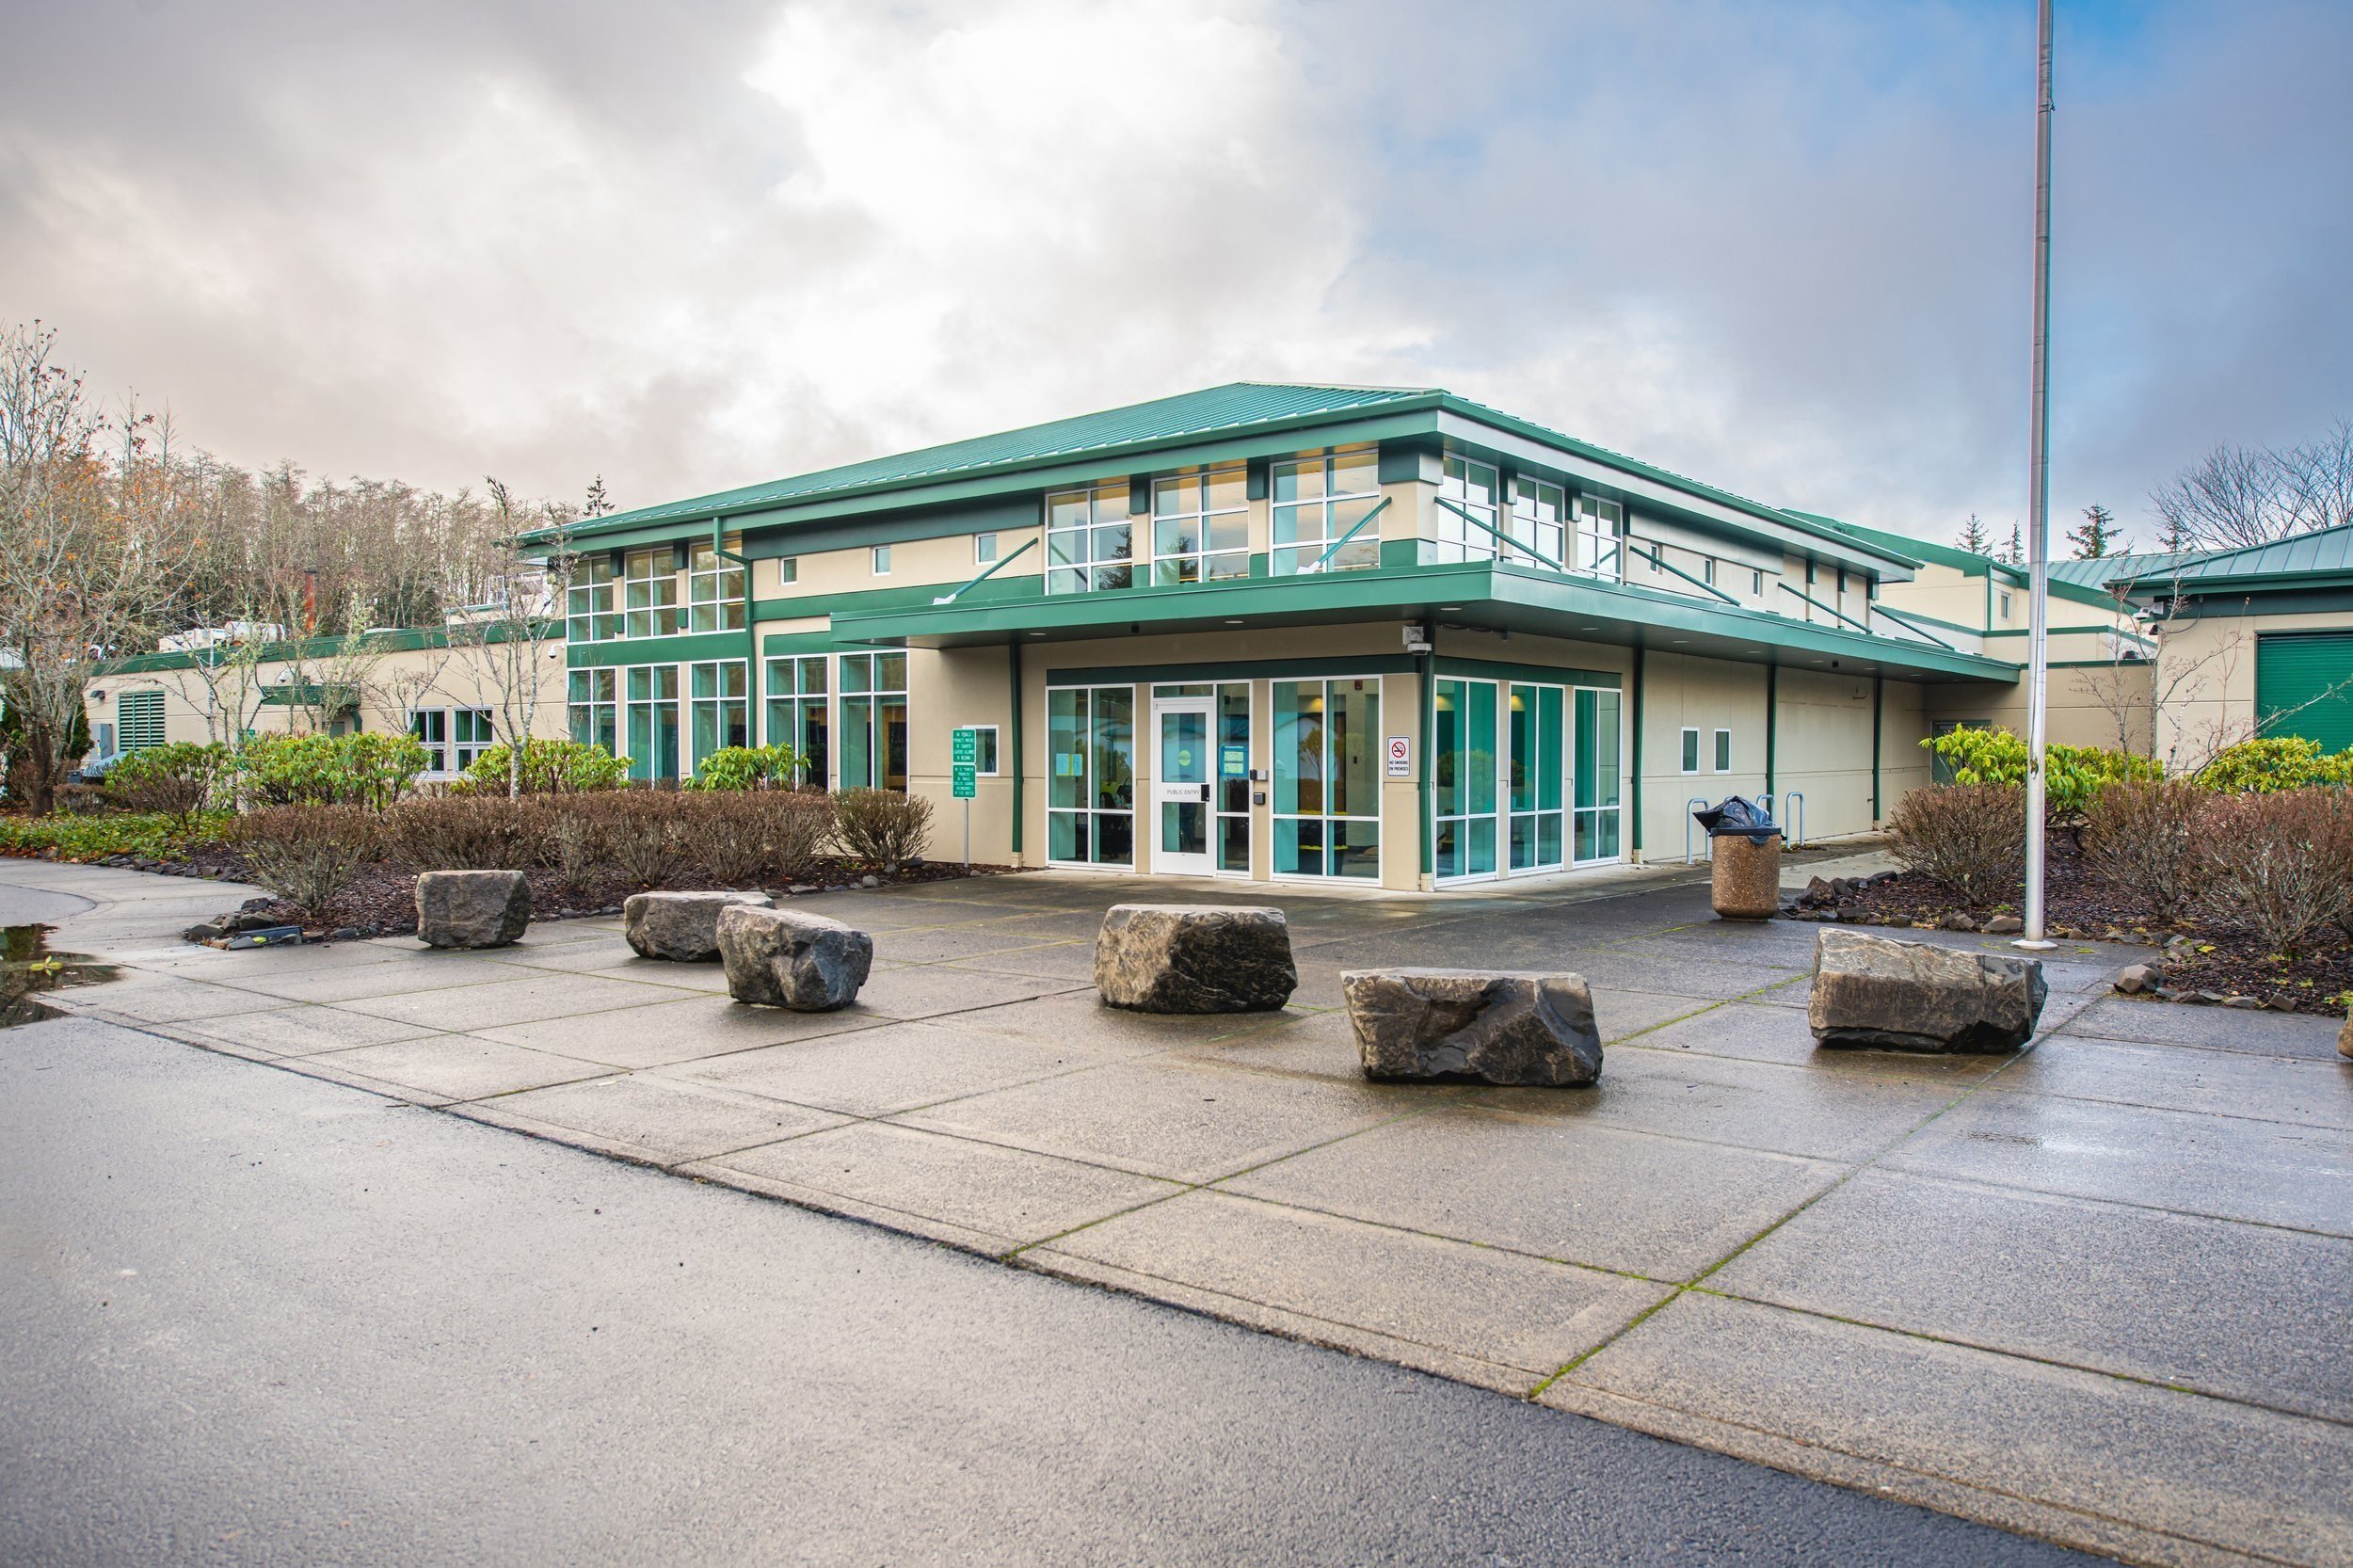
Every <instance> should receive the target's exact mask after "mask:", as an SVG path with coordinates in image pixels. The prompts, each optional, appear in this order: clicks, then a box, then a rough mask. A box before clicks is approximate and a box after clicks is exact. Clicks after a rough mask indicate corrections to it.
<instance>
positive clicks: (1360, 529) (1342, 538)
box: [1307, 496, 1389, 571]
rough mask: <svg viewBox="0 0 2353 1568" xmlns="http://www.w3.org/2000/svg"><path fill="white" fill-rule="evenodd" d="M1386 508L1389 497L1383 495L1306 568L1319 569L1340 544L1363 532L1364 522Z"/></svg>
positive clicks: (1310, 569)
mask: <svg viewBox="0 0 2353 1568" xmlns="http://www.w3.org/2000/svg"><path fill="white" fill-rule="evenodd" d="M1388 509H1389V498H1388V497H1387V496H1383V497H1382V498H1381V504H1379V505H1377V506H1375V507H1374V508H1373V509H1372V510H1371V511H1369V512H1367V513H1366V514H1365V515H1364V516H1363V517H1360V518H1358V519H1357V520H1356V526H1355V527H1353V528H1352V529H1350V530H1349V531H1348V532H1347V533H1345V534H1342V535H1341V536H1339V537H1338V538H1337V539H1334V540H1333V541H1332V545H1331V548H1330V549H1328V550H1326V551H1325V552H1323V553H1322V554H1321V555H1319V556H1317V557H1316V564H1315V565H1314V566H1311V567H1309V568H1307V569H1308V570H1309V571H1321V570H1322V569H1323V563H1324V562H1326V561H1328V560H1330V559H1331V558H1332V557H1333V556H1335V555H1337V554H1338V553H1339V552H1340V546H1342V545H1344V544H1346V543H1347V542H1348V541H1349V540H1351V539H1353V538H1354V537H1355V536H1357V535H1359V534H1361V533H1363V532H1364V531H1365V524H1367V523H1369V522H1370V521H1371V520H1373V519H1375V518H1377V517H1379V516H1380V515H1381V514H1382V513H1383V512H1385V511H1387V510H1388Z"/></svg>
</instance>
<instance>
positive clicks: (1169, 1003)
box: [1095, 904, 1299, 1013]
mask: <svg viewBox="0 0 2353 1568" xmlns="http://www.w3.org/2000/svg"><path fill="white" fill-rule="evenodd" d="M1298 987H1299V970H1298V968H1296V967H1294V966H1293V965H1292V963H1291V932H1290V924H1289V921H1287V920H1284V919H1283V912H1282V911H1281V910H1280V909H1258V908H1224V907H1219V906H1217V905H1213V904H1113V905H1112V907H1111V908H1110V909H1109V910H1108V911H1106V912H1105V914H1104V916H1103V928H1102V930H1101V931H1100V932H1098V933H1097V934H1096V938H1095V988H1096V992H1097V994H1099V995H1100V996H1101V997H1102V999H1103V1000H1104V1001H1105V1002H1107V1003H1109V1004H1110V1005H1111V1006H1113V1007H1125V1008H1128V1009H1129V1010H1131V1011H1133V1012H1138V1013H1269V1012H1273V1010H1274V1009H1276V1008H1278V1007H1281V1006H1282V1005H1283V1004H1284V1003H1285V1002H1287V1001H1289V1000H1290V995H1291V992H1293V991H1294V990H1296V989H1298Z"/></svg>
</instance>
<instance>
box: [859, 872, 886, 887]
mask: <svg viewBox="0 0 2353 1568" xmlns="http://www.w3.org/2000/svg"><path fill="white" fill-rule="evenodd" d="M857 885H858V886H859V887H861V888H879V887H881V886H882V878H881V877H879V876H876V875H875V874H874V873H873V872H867V873H866V874H865V875H864V876H861V877H859V878H858V879H857Z"/></svg>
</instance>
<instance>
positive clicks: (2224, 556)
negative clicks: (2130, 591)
mask: <svg viewBox="0 0 2353 1568" xmlns="http://www.w3.org/2000/svg"><path fill="white" fill-rule="evenodd" d="M2180 559H2181V560H2182V563H2183V564H2182V565H2181V566H2179V567H2178V568H2168V569H2167V570H2165V571H2164V572H2163V573H2162V575H2163V577H2164V578H2165V583H2164V584H2162V585H2164V586H2170V585H2171V584H2174V583H2179V584H2181V585H2182V587H2183V589H2184V590H2185V591H2187V592H2196V591H2199V590H2212V591H2222V592H2227V591H2229V590H2231V589H2233V588H2239V587H2247V586H2251V585H2254V584H2265V585H2274V586H2276V585H2280V584H2287V583H2290V582H2296V583H2297V584H2305V583H2309V584H2312V585H2313V586H2318V585H2319V582H2320V580H2324V579H2325V580H2334V579H2337V578H2342V577H2345V576H2353V523H2340V524H2338V525H2337V526H2336V527H2334V528H2316V529H2313V531H2312V532H2310V533H2308V534H2297V535H2295V536H2291V537H2288V538H2284V539H2275V540H2273V541H2272V542H2271V543H2269V544H2259V545H2249V546H2247V547H2246V548H2245V549H2243V550H2222V551H2209V552H2204V553H2203V554H2201V555H2200V556H2197V557H2181V558H2180ZM2157 575H2159V574H2158V573H2154V572H2151V573H2143V574H2141V576H2142V580H2143V581H2150V580H2152V579H2153V578H2154V577H2156V576H2157Z"/></svg>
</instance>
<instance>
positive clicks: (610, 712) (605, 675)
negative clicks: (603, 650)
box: [566, 669, 621, 757]
mask: <svg viewBox="0 0 2353 1568" xmlns="http://www.w3.org/2000/svg"><path fill="white" fill-rule="evenodd" d="M619 685H620V675H619V672H618V671H616V670H609V669H603V670H574V671H572V673H571V680H570V686H569V690H568V692H567V694H566V695H567V696H568V698H569V699H570V700H569V714H570V718H571V729H572V739H573V740H575V741H578V742H579V743H580V744H583V745H591V746H601V747H603V748H604V749H605V750H606V751H609V752H611V753H612V754H613V755H614V756H616V757H618V756H619V755H621V709H620V698H619V696H618V692H619Z"/></svg>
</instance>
